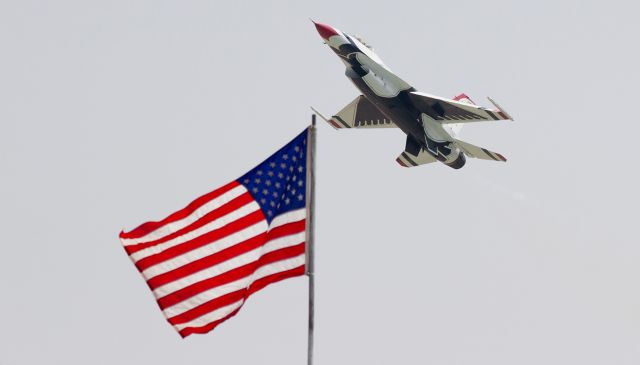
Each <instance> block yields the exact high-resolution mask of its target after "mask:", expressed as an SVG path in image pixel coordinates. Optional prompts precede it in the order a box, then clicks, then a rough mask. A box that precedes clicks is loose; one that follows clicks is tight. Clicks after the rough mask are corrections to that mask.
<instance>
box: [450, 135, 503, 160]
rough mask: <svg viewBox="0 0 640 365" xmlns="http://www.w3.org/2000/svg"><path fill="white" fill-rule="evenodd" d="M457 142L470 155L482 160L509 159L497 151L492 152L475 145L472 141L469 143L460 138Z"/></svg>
mask: <svg viewBox="0 0 640 365" xmlns="http://www.w3.org/2000/svg"><path fill="white" fill-rule="evenodd" d="M455 143H456V144H457V145H458V147H460V149H461V150H462V151H463V152H464V154H465V155H467V156H469V157H473V158H479V159H482V160H494V161H502V162H507V159H506V158H505V157H504V156H502V155H501V154H499V153H497V152H492V151H489V150H487V149H485V148H482V147H478V146H474V145H472V144H471V143H467V142H464V141H461V140H459V139H456V140H455Z"/></svg>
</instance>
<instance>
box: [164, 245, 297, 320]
mask: <svg viewBox="0 0 640 365" xmlns="http://www.w3.org/2000/svg"><path fill="white" fill-rule="evenodd" d="M304 249H305V243H304V242H303V243H301V244H298V245H295V246H290V247H285V248H282V249H280V250H276V251H273V252H269V253H267V254H265V255H263V256H262V257H260V258H259V259H258V260H256V261H254V262H251V263H249V264H247V265H244V266H240V267H238V268H236V269H233V270H230V271H227V272H225V273H222V274H220V275H218V276H215V277H212V278H209V279H205V280H202V281H199V282H197V283H194V284H191V285H189V286H187V287H185V288H182V289H180V290H177V291H175V292H173V293H171V294H169V295H166V296H164V297H162V298H160V299H158V305H159V306H160V308H162V309H165V308H168V307H171V306H173V305H176V304H178V303H180V302H182V301H184V300H187V299H189V298H191V297H194V296H196V295H198V294H200V293H202V292H203V291H205V290H209V289H212V288H215V287H217V286H220V285H223V284H227V283H230V282H232V281H236V280H239V279H242V278H244V277H246V276H247V275H250V274H252V273H254V272H255V271H256V270H257V269H258V268H259V267H261V266H263V265H266V264H271V263H274V262H276V261H281V260H285V259H288V258H292V257H295V256H298V255H301V254H303V253H304Z"/></svg>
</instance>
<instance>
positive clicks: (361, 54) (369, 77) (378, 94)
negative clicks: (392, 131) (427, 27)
mask: <svg viewBox="0 0 640 365" xmlns="http://www.w3.org/2000/svg"><path fill="white" fill-rule="evenodd" d="M314 24H315V26H316V29H317V30H318V33H320V36H322V38H323V39H324V40H325V43H326V44H327V45H329V46H330V47H331V49H332V50H333V51H334V52H335V53H336V54H337V55H338V56H339V57H340V60H341V61H342V62H343V63H344V64H345V66H346V67H347V69H346V71H345V74H346V76H347V77H348V78H349V79H350V80H351V81H352V82H353V83H354V84H355V86H356V87H357V88H358V89H359V90H360V92H362V95H360V96H358V97H357V98H356V99H355V100H353V101H352V102H351V103H349V104H348V105H347V106H346V107H344V108H343V109H342V110H340V111H339V112H338V113H337V114H336V115H333V116H332V117H331V118H328V119H327V118H325V117H324V116H322V114H320V113H318V112H317V111H316V113H317V114H318V115H320V117H322V118H323V119H324V120H326V121H327V122H328V123H329V124H330V125H331V126H333V127H334V128H336V129H342V128H396V127H397V128H400V129H401V130H402V131H403V132H404V133H405V134H406V135H407V142H406V146H405V150H404V151H403V152H402V153H401V154H400V156H399V157H398V158H397V159H396V161H397V162H398V163H399V164H400V165H402V166H404V167H413V166H418V165H423V164H428V163H431V162H436V161H440V162H442V163H444V164H445V165H447V166H449V167H452V168H454V169H459V168H461V167H462V166H464V164H465V162H466V158H465V156H469V157H472V158H479V159H484V160H492V161H503V162H504V161H506V160H507V159H506V158H504V156H502V155H501V154H499V153H496V152H492V151H489V150H487V149H485V148H482V147H478V146H474V145H472V144H470V143H467V142H463V141H461V140H459V139H457V138H456V137H457V135H458V133H459V131H460V128H461V127H462V125H463V124H464V123H469V122H482V121H493V120H513V119H512V118H511V116H510V115H509V114H508V113H507V112H506V111H504V109H501V108H500V107H499V106H498V104H496V103H495V102H494V101H493V100H492V99H491V98H488V99H489V101H490V102H491V103H492V104H493V105H494V106H495V108H496V109H489V108H484V107H481V106H478V105H475V104H474V103H473V102H472V101H471V99H470V98H469V97H468V96H466V95H465V94H460V95H458V96H456V97H454V98H453V99H447V98H443V97H439V96H434V95H429V94H425V93H421V92H418V91H417V90H416V89H415V88H413V87H412V86H411V85H409V84H408V83H406V82H405V81H404V80H402V79H401V78H400V77H398V76H397V75H396V74H394V73H393V72H391V70H389V68H388V67H387V66H386V65H385V64H384V63H383V62H382V60H381V59H380V57H378V55H377V54H375V53H374V52H373V50H372V49H371V47H369V46H368V45H366V44H364V42H363V41H362V40H360V39H358V38H357V37H355V36H350V35H348V34H346V33H343V32H341V31H339V30H337V29H335V28H332V27H330V26H328V25H325V24H321V23H316V22H314Z"/></svg>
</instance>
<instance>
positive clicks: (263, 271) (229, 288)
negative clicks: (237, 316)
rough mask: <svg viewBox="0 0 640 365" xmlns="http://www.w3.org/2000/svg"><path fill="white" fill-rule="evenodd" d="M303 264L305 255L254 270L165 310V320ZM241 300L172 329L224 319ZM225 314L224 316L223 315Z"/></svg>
mask: <svg viewBox="0 0 640 365" xmlns="http://www.w3.org/2000/svg"><path fill="white" fill-rule="evenodd" d="M304 264H305V255H304V254H302V255H299V256H296V257H293V258H289V259H286V260H282V261H277V262H274V263H271V264H268V265H264V266H262V267H260V268H259V269H258V270H256V272H255V273H254V274H253V275H251V276H249V277H245V278H243V279H241V280H237V281H235V282H233V283H229V284H226V285H223V286H220V287H218V288H215V289H211V290H209V291H206V292H203V293H200V294H199V295H197V296H195V297H193V298H190V299H189V300H186V301H184V302H181V303H180V304H179V305H175V306H172V307H170V308H165V310H164V313H165V315H166V316H167V318H171V317H174V316H177V315H180V314H182V313H184V312H186V311H188V310H191V309H193V308H196V307H197V306H199V305H202V304H204V303H206V302H208V301H210V300H213V299H215V298H218V297H220V296H222V295H225V294H228V293H232V292H234V291H237V290H241V289H242V288H246V287H247V286H246V285H242V283H243V282H250V283H252V282H254V281H256V280H258V279H261V278H264V277H267V276H269V275H273V274H277V273H280V272H284V271H287V270H292V269H295V268H296V267H300V266H303V265H304ZM242 302H243V301H242V300H241V301H238V302H236V303H233V304H231V305H229V306H226V307H222V308H219V309H216V310H214V311H212V312H209V313H207V314H205V315H202V316H200V317H198V318H196V319H194V320H192V321H189V322H186V323H182V324H178V325H175V326H174V327H175V328H176V329H178V330H181V329H183V328H186V327H202V326H205V325H207V324H209V323H211V322H214V321H217V320H219V319H222V318H224V317H226V316H227V315H229V314H230V313H231V312H233V311H234V310H235V309H237V308H238V307H240V306H242ZM238 303H240V304H239V305H237V304H238ZM228 308H233V309H232V310H228V311H227V310H226V309H228ZM223 313H225V314H223Z"/></svg>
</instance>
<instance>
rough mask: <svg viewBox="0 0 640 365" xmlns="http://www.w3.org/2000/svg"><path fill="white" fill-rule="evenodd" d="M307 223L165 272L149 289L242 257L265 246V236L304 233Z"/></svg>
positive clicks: (271, 233) (278, 229)
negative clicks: (245, 253) (244, 253)
mask: <svg viewBox="0 0 640 365" xmlns="http://www.w3.org/2000/svg"><path fill="white" fill-rule="evenodd" d="M304 227H305V221H304V220H302V221H298V222H293V223H289V224H286V225H284V226H279V227H276V228H274V229H273V230H271V231H269V232H268V233H263V234H259V235H257V236H255V237H252V238H250V239H248V240H245V241H243V242H240V243H238V244H236V245H234V246H231V247H228V248H224V249H222V250H221V251H219V252H216V253H214V254H211V255H209V256H206V257H204V258H202V259H200V260H195V261H191V262H189V263H187V264H186V265H183V266H180V267H178V268H176V269H173V270H171V271H168V272H165V273H163V274H160V275H157V276H154V277H153V278H150V279H149V280H148V281H147V284H149V287H150V288H151V289H152V290H154V289H156V288H158V287H160V286H162V285H165V284H167V283H170V282H172V281H174V280H177V279H180V278H183V277H185V276H187V275H190V274H193V273H195V272H198V271H201V270H204V269H207V268H209V267H211V266H213V265H215V264H219V263H221V262H223V261H226V260H228V259H229V258H231V257H234V256H237V255H240V254H241V253H243V252H247V251H251V250H253V249H255V248H257V247H260V246H262V245H264V241H265V236H267V237H268V239H272V240H273V239H277V238H280V237H284V236H286V235H291V234H294V233H297V232H301V231H304Z"/></svg>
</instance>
